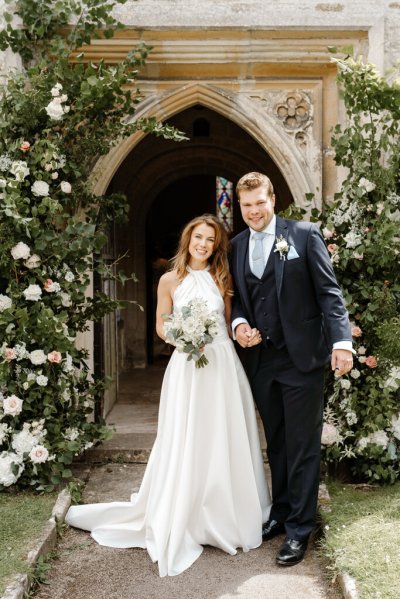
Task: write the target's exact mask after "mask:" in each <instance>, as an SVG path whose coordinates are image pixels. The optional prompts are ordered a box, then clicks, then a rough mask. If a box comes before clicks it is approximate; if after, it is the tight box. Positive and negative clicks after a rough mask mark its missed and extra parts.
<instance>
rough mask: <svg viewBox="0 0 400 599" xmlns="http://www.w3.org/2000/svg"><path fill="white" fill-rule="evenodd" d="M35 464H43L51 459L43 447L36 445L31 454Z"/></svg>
mask: <svg viewBox="0 0 400 599" xmlns="http://www.w3.org/2000/svg"><path fill="white" fill-rule="evenodd" d="M29 457H30V459H31V461H32V462H33V463H34V464H43V462H47V460H48V459H49V452H48V450H47V449H46V447H44V446H43V445H36V446H35V447H34V448H33V449H32V451H31V452H30V454H29Z"/></svg>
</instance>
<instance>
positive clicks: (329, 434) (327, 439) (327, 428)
mask: <svg viewBox="0 0 400 599" xmlns="http://www.w3.org/2000/svg"><path fill="white" fill-rule="evenodd" d="M339 441H340V434H339V431H338V430H337V428H336V426H335V425H334V424H330V423H329V422H324V425H323V427H322V437H321V443H322V445H334V444H335V443H338V442H339Z"/></svg>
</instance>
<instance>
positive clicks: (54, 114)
mask: <svg viewBox="0 0 400 599" xmlns="http://www.w3.org/2000/svg"><path fill="white" fill-rule="evenodd" d="M45 110H46V112H47V114H48V116H49V117H50V119H51V120H52V121H61V119H62V118H63V116H64V109H63V106H62V104H61V100H60V98H54V99H53V100H52V101H51V102H49V103H48V104H47V106H46V108H45Z"/></svg>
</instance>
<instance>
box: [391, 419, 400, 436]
mask: <svg viewBox="0 0 400 599" xmlns="http://www.w3.org/2000/svg"><path fill="white" fill-rule="evenodd" d="M390 430H391V431H392V433H393V436H394V437H396V439H398V440H399V441H400V412H399V413H398V414H397V416H396V415H395V414H393V416H392V425H391V427H390Z"/></svg>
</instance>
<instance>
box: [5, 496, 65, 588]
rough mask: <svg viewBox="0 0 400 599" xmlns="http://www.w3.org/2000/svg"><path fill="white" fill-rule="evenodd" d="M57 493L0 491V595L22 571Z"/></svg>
mask: <svg viewBox="0 0 400 599" xmlns="http://www.w3.org/2000/svg"><path fill="white" fill-rule="evenodd" d="M56 496H57V494H55V493H49V494H46V495H37V494H34V493H29V492H26V493H19V494H17V495H13V494H8V493H0V596H1V595H2V594H3V592H4V590H5V588H6V586H7V584H8V583H9V582H10V579H11V578H12V576H13V575H14V574H17V573H25V572H26V571H27V569H28V565H27V563H26V561H25V558H26V556H27V554H28V552H29V551H30V549H32V547H33V544H34V541H35V540H36V539H37V538H38V537H39V536H40V534H41V531H42V528H43V524H44V523H45V522H46V520H48V519H49V518H50V516H51V511H52V508H53V505H54V503H55V500H56Z"/></svg>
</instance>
